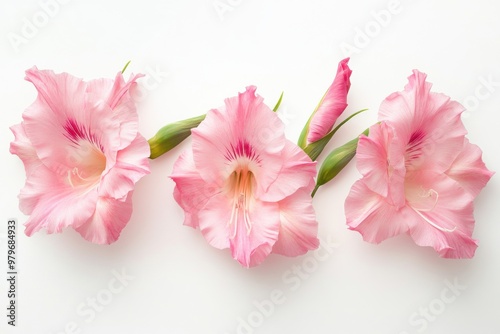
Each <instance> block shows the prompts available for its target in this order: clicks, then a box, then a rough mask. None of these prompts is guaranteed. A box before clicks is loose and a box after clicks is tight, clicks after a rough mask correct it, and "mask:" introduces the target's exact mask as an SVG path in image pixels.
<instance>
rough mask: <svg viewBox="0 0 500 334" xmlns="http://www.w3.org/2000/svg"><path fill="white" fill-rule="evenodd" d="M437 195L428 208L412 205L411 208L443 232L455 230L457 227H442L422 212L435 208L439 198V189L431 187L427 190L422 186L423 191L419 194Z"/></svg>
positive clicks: (422, 195)
mask: <svg viewBox="0 0 500 334" xmlns="http://www.w3.org/2000/svg"><path fill="white" fill-rule="evenodd" d="M433 195H434V196H435V197H436V199H435V201H434V204H433V205H432V207H431V208H428V209H418V208H415V207H414V206H412V205H410V208H412V209H413V211H415V212H416V213H417V214H418V215H419V216H420V217H422V219H423V220H425V221H426V222H427V223H428V224H429V225H431V226H433V227H434V228H437V229H438V230H440V231H442V232H449V233H451V232H454V231H455V230H456V229H457V227H456V226H455V227H453V229H448V228H445V227H441V226H439V225H437V224H436V223H434V222H432V221H431V220H429V218H427V217H425V216H424V215H423V214H422V212H431V211H432V210H434V208H435V207H436V205H437V202H438V200H439V193H438V192H437V191H435V190H434V189H430V190H428V191H425V190H424V189H423V188H422V192H421V193H420V194H419V196H420V197H432V196H433Z"/></svg>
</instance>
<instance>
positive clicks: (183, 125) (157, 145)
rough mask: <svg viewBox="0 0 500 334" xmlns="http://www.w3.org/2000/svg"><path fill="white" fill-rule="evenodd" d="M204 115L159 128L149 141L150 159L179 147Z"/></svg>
mask: <svg viewBox="0 0 500 334" xmlns="http://www.w3.org/2000/svg"><path fill="white" fill-rule="evenodd" d="M205 116H206V115H201V116H197V117H193V118H188V119H185V120H183V121H178V122H175V123H171V124H169V125H166V126H164V127H163V128H161V129H160V130H159V131H158V132H157V133H156V134H155V135H154V137H153V138H151V139H149V140H148V142H149V147H150V148H151V155H150V158H151V159H155V158H158V157H159V156H161V155H162V154H164V153H166V152H168V151H170V150H171V149H173V148H174V147H176V146H177V145H179V144H180V143H181V142H182V141H183V140H184V139H186V138H187V137H189V136H190V135H191V129H192V128H195V127H197V126H198V125H199V124H200V123H201V121H203V120H204V119H205Z"/></svg>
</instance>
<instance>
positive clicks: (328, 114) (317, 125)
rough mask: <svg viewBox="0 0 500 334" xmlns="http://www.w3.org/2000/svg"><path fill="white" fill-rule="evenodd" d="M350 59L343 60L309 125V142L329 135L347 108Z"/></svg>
mask: <svg viewBox="0 0 500 334" xmlns="http://www.w3.org/2000/svg"><path fill="white" fill-rule="evenodd" d="M348 62H349V58H346V59H344V60H341V61H340V63H339V66H338V69H337V75H336V76H335V79H334V80H333V83H332V84H331V86H330V87H329V88H328V90H327V91H326V93H325V96H324V97H323V99H322V100H321V102H320V103H319V106H318V108H317V110H316V111H315V113H314V115H313V116H312V118H311V121H310V123H309V133H308V135H307V142H308V143H312V142H315V141H318V140H320V139H321V138H323V137H324V136H326V135H327V134H328V132H330V131H331V130H332V128H333V126H334V125H335V122H336V121H337V119H338V118H339V116H340V115H341V114H342V113H343V112H344V110H345V108H346V107H347V93H348V92H349V88H350V87H351V82H350V77H351V73H352V71H351V69H350V68H349V66H348V65H347V63H348Z"/></svg>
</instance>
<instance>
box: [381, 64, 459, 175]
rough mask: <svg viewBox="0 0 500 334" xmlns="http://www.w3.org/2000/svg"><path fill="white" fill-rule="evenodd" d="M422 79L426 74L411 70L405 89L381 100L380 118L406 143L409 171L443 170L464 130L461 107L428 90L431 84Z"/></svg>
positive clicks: (444, 96) (454, 153) (454, 155)
mask: <svg viewBox="0 0 500 334" xmlns="http://www.w3.org/2000/svg"><path fill="white" fill-rule="evenodd" d="M425 79H426V75H425V74H423V73H421V72H419V71H417V70H414V71H413V75H411V76H410V77H409V78H408V80H409V83H408V84H407V85H406V87H405V90H404V91H403V92H396V93H393V94H391V95H390V96H389V97H387V98H386V99H385V100H384V101H383V102H382V104H381V106H380V111H379V121H385V122H387V123H389V124H391V125H392V126H393V128H394V129H396V130H395V131H396V133H397V136H398V138H399V140H400V141H401V142H402V143H406V146H407V154H406V156H405V158H406V165H407V169H408V170H409V171H412V170H423V169H427V170H434V171H440V172H444V171H446V170H447V169H448V168H449V166H450V164H451V162H452V161H453V160H454V159H455V157H456V156H457V154H458V152H459V151H460V149H461V147H462V140H463V136H464V135H465V134H466V133H467V131H466V130H465V127H464V126H463V123H462V121H461V119H460V114H461V113H462V112H463V110H464V108H463V107H462V106H461V105H460V104H459V103H457V102H455V101H450V98H449V97H448V96H446V95H444V94H439V93H434V92H431V91H430V89H431V86H432V85H431V84H430V83H428V82H426V81H425Z"/></svg>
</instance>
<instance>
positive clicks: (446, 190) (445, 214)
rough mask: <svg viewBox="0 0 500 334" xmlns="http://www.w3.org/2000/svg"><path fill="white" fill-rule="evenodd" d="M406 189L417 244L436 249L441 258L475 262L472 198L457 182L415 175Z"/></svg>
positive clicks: (428, 175) (410, 224) (434, 176)
mask: <svg viewBox="0 0 500 334" xmlns="http://www.w3.org/2000/svg"><path fill="white" fill-rule="evenodd" d="M406 188H407V190H406V194H407V195H406V196H407V199H408V206H407V208H408V212H410V213H411V216H410V215H408V220H407V221H408V224H409V227H410V231H409V232H410V235H411V237H412V238H413V240H415V243H416V244H418V245H420V246H430V247H433V248H434V249H435V250H436V251H437V252H438V253H439V254H440V255H441V256H442V257H446V258H472V257H473V256H474V252H475V250H476V248H477V244H476V241H475V240H474V239H472V232H473V229H474V216H473V197H472V196H471V195H470V194H469V193H467V191H465V190H464V188H462V187H461V186H460V185H459V184H458V183H457V182H456V181H455V180H453V179H451V178H449V177H447V176H446V175H442V174H436V173H420V174H418V175H414V176H413V177H412V178H411V179H409V180H408V181H407V185H406Z"/></svg>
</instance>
